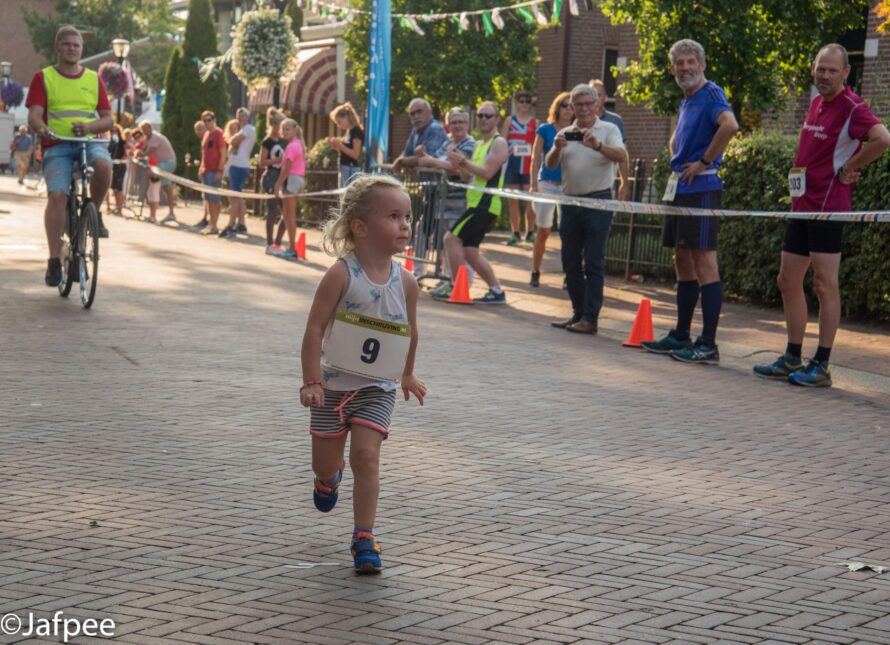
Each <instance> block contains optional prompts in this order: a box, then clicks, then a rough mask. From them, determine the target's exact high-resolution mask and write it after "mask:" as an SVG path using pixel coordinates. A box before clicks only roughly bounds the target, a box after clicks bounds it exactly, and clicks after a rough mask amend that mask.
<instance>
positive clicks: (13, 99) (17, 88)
mask: <svg viewBox="0 0 890 645" xmlns="http://www.w3.org/2000/svg"><path fill="white" fill-rule="evenodd" d="M2 83H3V81H0V84H2ZM0 99H2V100H3V105H5V106H6V109H7V110H8V109H10V108H14V107H18V106H19V105H21V104H22V101H24V100H25V93H24V92H23V91H22V86H21V85H19V84H18V83H16V82H15V81H12V80H10V81H7V82H6V84H5V85H3V88H2V89H0Z"/></svg>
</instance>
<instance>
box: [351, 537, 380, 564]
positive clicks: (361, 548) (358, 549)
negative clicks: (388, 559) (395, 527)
mask: <svg viewBox="0 0 890 645" xmlns="http://www.w3.org/2000/svg"><path fill="white" fill-rule="evenodd" d="M350 550H351V551H352V560H353V562H354V563H355V572H356V573H380V572H381V571H383V563H382V562H381V561H380V545H379V544H377V540H376V539H374V536H373V535H371V534H370V533H359V534H358V535H356V536H355V539H353V540H352V548H351V549H350Z"/></svg>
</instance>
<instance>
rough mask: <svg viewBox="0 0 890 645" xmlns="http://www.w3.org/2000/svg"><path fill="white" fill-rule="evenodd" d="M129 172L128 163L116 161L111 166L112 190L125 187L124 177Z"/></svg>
mask: <svg viewBox="0 0 890 645" xmlns="http://www.w3.org/2000/svg"><path fill="white" fill-rule="evenodd" d="M126 174H127V166H126V164H122V163H116V164H114V165H113V166H112V167H111V189H112V190H120V191H122V190H123V189H124V177H125V176H126Z"/></svg>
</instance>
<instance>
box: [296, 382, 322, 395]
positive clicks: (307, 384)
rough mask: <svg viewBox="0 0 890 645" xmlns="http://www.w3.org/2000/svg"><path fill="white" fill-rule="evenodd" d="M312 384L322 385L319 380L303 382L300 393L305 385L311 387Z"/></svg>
mask: <svg viewBox="0 0 890 645" xmlns="http://www.w3.org/2000/svg"><path fill="white" fill-rule="evenodd" d="M313 385H324V383H322V382H321V381H309V382H308V383H303V387H301V388H300V394H302V393H303V390H305V389H306V388H307V387H312V386H313Z"/></svg>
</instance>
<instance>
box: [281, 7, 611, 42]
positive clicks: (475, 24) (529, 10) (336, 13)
mask: <svg viewBox="0 0 890 645" xmlns="http://www.w3.org/2000/svg"><path fill="white" fill-rule="evenodd" d="M297 4H298V5H299V6H300V8H301V9H305V10H308V11H311V12H313V13H316V14H317V15H319V16H321V17H322V18H328V19H330V20H345V21H351V20H353V19H354V18H355V16H356V15H357V14H365V15H369V14H370V11H367V10H365V9H354V8H350V9H346V8H344V7H342V6H340V5H338V4H334V3H333V2H329V1H326V0H297ZM564 4H565V0H523V1H522V2H515V3H513V4H510V5H506V6H503V7H491V8H488V9H475V10H467V11H453V12H447V13H393V14H392V18H393V19H394V20H396V21H397V24H398V25H399V26H401V27H402V28H404V29H408V30H411V31H413V32H415V33H416V34H418V35H420V36H423V35H424V34H425V32H424V30H423V28H422V27H421V26H420V23H429V22H437V21H442V20H453V21H454V22H455V23H456V24H457V26H458V31H459V32H461V33H463V32H465V31H469V30H470V29H474V30H476V31H482V32H484V33H485V35H486V36H490V35H492V34H493V33H494V32H495V30H496V29H497V30H502V29H504V27H505V26H506V22H505V20H504V16H505V15H506V16H510V17H512V18H516V19H518V20H519V21H520V22H525V23H526V24H529V25H534V24H537V25H539V26H541V27H549V26H552V25H555V24H558V23H559V19H560V15H561V14H562V7H563V5H564ZM582 6H583V7H584V8H586V9H587V10H588V11H592V10H593V7H594V3H593V1H592V0H569V14H570V15H572V16H578V15H580V13H581V7H582Z"/></svg>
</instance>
